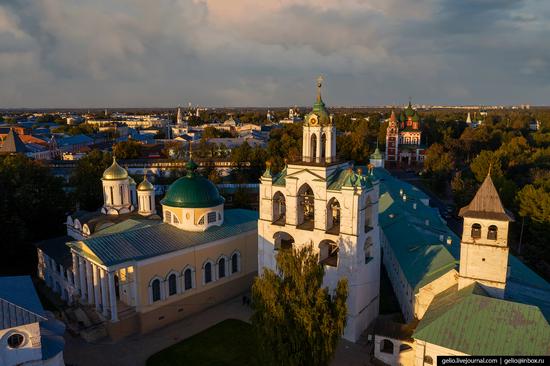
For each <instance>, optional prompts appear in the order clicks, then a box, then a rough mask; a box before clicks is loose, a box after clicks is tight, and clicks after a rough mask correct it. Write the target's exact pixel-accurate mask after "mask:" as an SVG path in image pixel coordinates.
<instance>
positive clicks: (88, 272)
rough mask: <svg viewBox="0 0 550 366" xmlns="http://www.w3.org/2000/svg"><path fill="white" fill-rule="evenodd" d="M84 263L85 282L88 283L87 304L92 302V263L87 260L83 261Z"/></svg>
mask: <svg viewBox="0 0 550 366" xmlns="http://www.w3.org/2000/svg"><path fill="white" fill-rule="evenodd" d="M84 263H85V264H86V283H87V284H88V304H90V305H91V304H93V303H94V281H93V275H92V263H90V262H89V261H85V262H84Z"/></svg>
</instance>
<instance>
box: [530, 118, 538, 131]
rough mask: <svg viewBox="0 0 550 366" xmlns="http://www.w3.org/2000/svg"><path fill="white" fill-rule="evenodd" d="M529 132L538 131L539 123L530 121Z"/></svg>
mask: <svg viewBox="0 0 550 366" xmlns="http://www.w3.org/2000/svg"><path fill="white" fill-rule="evenodd" d="M529 130H531V131H538V130H540V122H539V121H538V120H536V119H534V120H531V121H530V122H529Z"/></svg>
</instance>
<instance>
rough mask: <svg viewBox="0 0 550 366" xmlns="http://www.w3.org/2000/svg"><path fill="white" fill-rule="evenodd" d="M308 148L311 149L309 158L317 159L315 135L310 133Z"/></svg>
mask: <svg viewBox="0 0 550 366" xmlns="http://www.w3.org/2000/svg"><path fill="white" fill-rule="evenodd" d="M309 148H310V149H311V150H310V152H311V154H310V155H311V160H312V161H315V160H316V159H317V135H315V134H313V135H311V144H310V145H309Z"/></svg>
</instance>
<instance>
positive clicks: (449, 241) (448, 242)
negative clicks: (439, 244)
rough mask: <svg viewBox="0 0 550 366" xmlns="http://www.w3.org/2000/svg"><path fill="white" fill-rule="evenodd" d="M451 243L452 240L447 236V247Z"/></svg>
mask: <svg viewBox="0 0 550 366" xmlns="http://www.w3.org/2000/svg"><path fill="white" fill-rule="evenodd" d="M452 243H453V238H451V236H450V235H449V236H447V245H451V244H452Z"/></svg>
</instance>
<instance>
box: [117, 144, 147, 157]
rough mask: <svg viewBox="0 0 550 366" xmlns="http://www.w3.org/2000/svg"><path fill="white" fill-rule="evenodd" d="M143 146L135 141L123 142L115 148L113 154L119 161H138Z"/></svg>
mask: <svg viewBox="0 0 550 366" xmlns="http://www.w3.org/2000/svg"><path fill="white" fill-rule="evenodd" d="M142 147H143V145H142V144H140V143H139V142H137V141H134V140H128V141H122V142H119V143H118V144H116V145H115V146H114V147H113V153H114V154H115V156H116V157H117V158H119V159H137V158H139V156H140V154H141V149H142Z"/></svg>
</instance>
